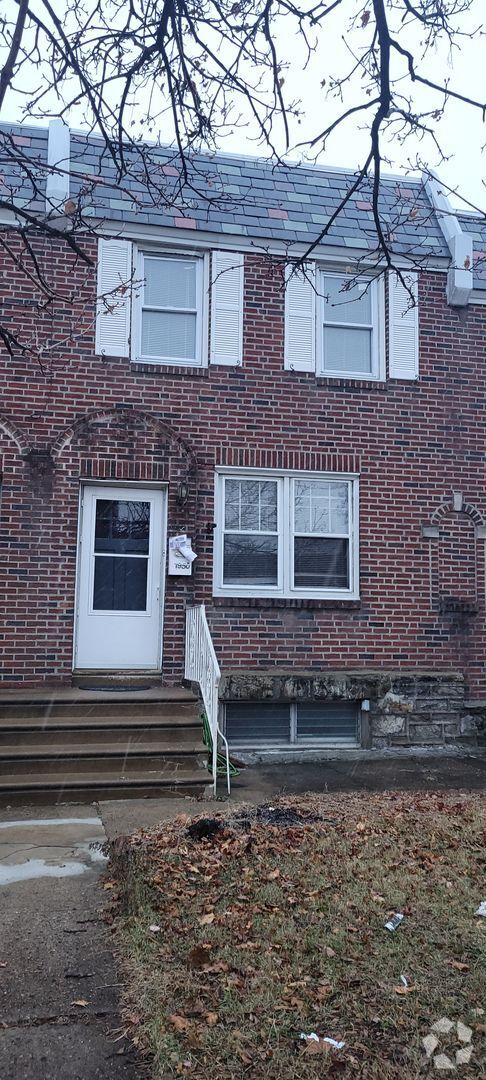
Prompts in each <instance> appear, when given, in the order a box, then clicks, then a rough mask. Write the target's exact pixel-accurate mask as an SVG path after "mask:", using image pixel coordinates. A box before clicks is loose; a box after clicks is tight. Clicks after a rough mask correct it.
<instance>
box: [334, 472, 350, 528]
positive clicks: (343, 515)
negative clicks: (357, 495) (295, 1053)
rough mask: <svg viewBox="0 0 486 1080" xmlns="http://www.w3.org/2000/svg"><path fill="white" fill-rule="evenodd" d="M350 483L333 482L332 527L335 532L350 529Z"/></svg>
mask: <svg viewBox="0 0 486 1080" xmlns="http://www.w3.org/2000/svg"><path fill="white" fill-rule="evenodd" d="M348 494H349V490H348V485H347V484H331V529H330V531H331V532H333V533H343V532H344V533H346V532H348V530H349V503H348Z"/></svg>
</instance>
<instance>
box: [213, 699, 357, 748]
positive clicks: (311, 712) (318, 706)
mask: <svg viewBox="0 0 486 1080" xmlns="http://www.w3.org/2000/svg"><path fill="white" fill-rule="evenodd" d="M225 717H226V737H227V739H228V742H229V744H230V746H231V747H232V748H235V747H241V748H243V747H246V748H248V749H249V748H250V747H251V748H257V747H262V746H267V747H286V746H299V747H306V746H333V747H356V746H359V706H358V704H357V703H356V702H352V701H351V702H349V701H335V702H314V701H309V702H296V703H292V704H289V703H288V702H262V703H259V702H253V701H252V702H241V701H229V702H227V703H226V706H225Z"/></svg>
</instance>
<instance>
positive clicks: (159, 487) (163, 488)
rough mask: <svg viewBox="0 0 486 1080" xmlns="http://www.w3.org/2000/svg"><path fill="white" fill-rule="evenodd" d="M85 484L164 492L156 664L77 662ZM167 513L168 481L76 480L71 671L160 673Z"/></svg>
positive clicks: (162, 641) (86, 486)
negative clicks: (128, 665) (87, 665)
mask: <svg viewBox="0 0 486 1080" xmlns="http://www.w3.org/2000/svg"><path fill="white" fill-rule="evenodd" d="M88 487H90V488H91V487H93V488H97V487H99V488H100V489H103V488H119V489H120V490H127V489H129V490H131V491H137V490H140V491H160V492H162V493H163V494H164V495H165V498H164V499H163V511H162V512H163V518H162V542H161V561H160V594H159V601H158V609H159V623H158V635H159V644H158V663H157V666H156V667H143V668H142V667H139V668H120V669H115V668H113V669H112V668H97V669H94V668H81V667H79V666H78V665H77V650H78V623H79V614H80V584H81V537H82V531H83V511H84V507H83V495H84V491H85V489H86V488H88ZM167 515H168V484H167V483H154V482H151V481H138V480H115V479H110V478H109V477H107V478H106V479H104V480H99V479H97V478H95V479H93V478H91V477H89V476H87V477H82V478H81V479H80V481H79V498H78V526H77V533H76V577H75V590H74V627H73V658H72V670H73V672H81V671H94V670H96V671H99V672H100V673H103V671H106V672H108V671H112V670H123V671H125V672H126V673H128V672H129V671H132V670H133V671H136V672H137V673H138V674H140V673H142V672H145V671H146V672H147V673H149V672H150V673H157V674H158V673H160V672H161V671H162V656H163V644H164V611H165V577H166V552H167Z"/></svg>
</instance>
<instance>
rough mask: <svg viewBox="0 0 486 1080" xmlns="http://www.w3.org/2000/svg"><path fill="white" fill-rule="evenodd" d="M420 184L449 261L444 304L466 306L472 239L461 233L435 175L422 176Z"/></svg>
mask: <svg viewBox="0 0 486 1080" xmlns="http://www.w3.org/2000/svg"><path fill="white" fill-rule="evenodd" d="M423 183H424V187H425V190H426V192H427V195H428V197H429V199H430V202H431V204H432V206H433V208H434V210H435V214H436V217H437V221H438V223H439V227H440V230H441V233H442V235H443V237H444V240H445V242H446V244H447V247H448V248H449V252H450V256H451V260H452V265H451V266H450V267H449V270H448V273H447V303H448V304H450V305H451V307H465V306H466V305H467V304H468V303H469V300H470V298H471V293H472V290H473V244H472V239H471V237H470V236H468V234H467V233H465V232H463V230H462V228H461V225H460V222H459V221H458V218H457V214H456V212H455V211H454V209H453V207H452V206H451V204H450V202H449V199H448V197H447V195H446V194H445V193H444V191H443V189H442V187H441V183H440V180H439V179H438V177H437V176H436V175H435V173H432V172H430V173H424V176H423Z"/></svg>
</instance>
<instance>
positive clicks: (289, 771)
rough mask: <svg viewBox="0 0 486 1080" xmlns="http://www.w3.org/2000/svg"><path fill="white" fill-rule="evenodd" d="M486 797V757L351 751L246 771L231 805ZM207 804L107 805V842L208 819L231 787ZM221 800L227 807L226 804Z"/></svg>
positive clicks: (457, 752) (188, 801)
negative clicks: (188, 819) (311, 797)
mask: <svg viewBox="0 0 486 1080" xmlns="http://www.w3.org/2000/svg"><path fill="white" fill-rule="evenodd" d="M453 788H454V789H458V790H464V791H486V751H485V750H473V751H460V750H456V749H452V750H450V751H446V752H444V751H443V752H442V753H437V750H425V749H423V750H417V749H415V750H413V751H409V750H402V751H400V752H398V753H397V752H395V753H393V754H392V753H390V752H386V751H356V752H353V751H351V752H350V751H347V752H345V753H341V754H337V755H336V756H334V757H333V756H330V755H327V756H326V757H325V758H323V759H322V760H321V761H300V762H298V761H296V760H295V759H294V760H293V761H291V762H287V763H282V762H280V763H279V764H270V763H268V764H259V765H254V766H251V767H250V768H246V769H242V770H241V772H240V775H239V776H238V777H237V778H236V779H235V780H233V781H232V785H231V799H230V803H231V804H233V803H237V802H249V803H253V804H258V803H264V802H269V801H271V800H272V799H273V798H275V796H276V795H285V794H287V795H303V794H304V793H305V792H307V791H312V792H318V793H322V794H325V793H326V792H327V791H329V792H332V791H361V792H366V791H395V790H398V791H436V790H440V791H450V790H451V789H453ZM206 790H207V792H208V798H207V799H191V798H186V799H127V800H124V801H115V802H101V803H100V804H99V808H100V814H101V817H102V819H103V824H104V826H105V830H106V833H107V836H108V837H109V838H110V839H113V838H114V837H115V836H120V835H123V834H128V833H131V832H134V830H135V829H142V828H150V827H151V826H152V825H156V824H157V823H158V822H159V821H163V820H164V819H165V820H167V819H169V818H174V817H176V816H177V815H178V814H181V813H186V814H198V813H208V812H211V811H214V809H218V810H221V809H222V808H223V806H225V805H228V801H227V796H226V789H225V781H224V779H221V780H220V781H218V796H219V798H218V801H217V802H216V803H215V802H214V800H213V799H212V798H211V797H210V792H209V789H206ZM220 800H221V801H220Z"/></svg>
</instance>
